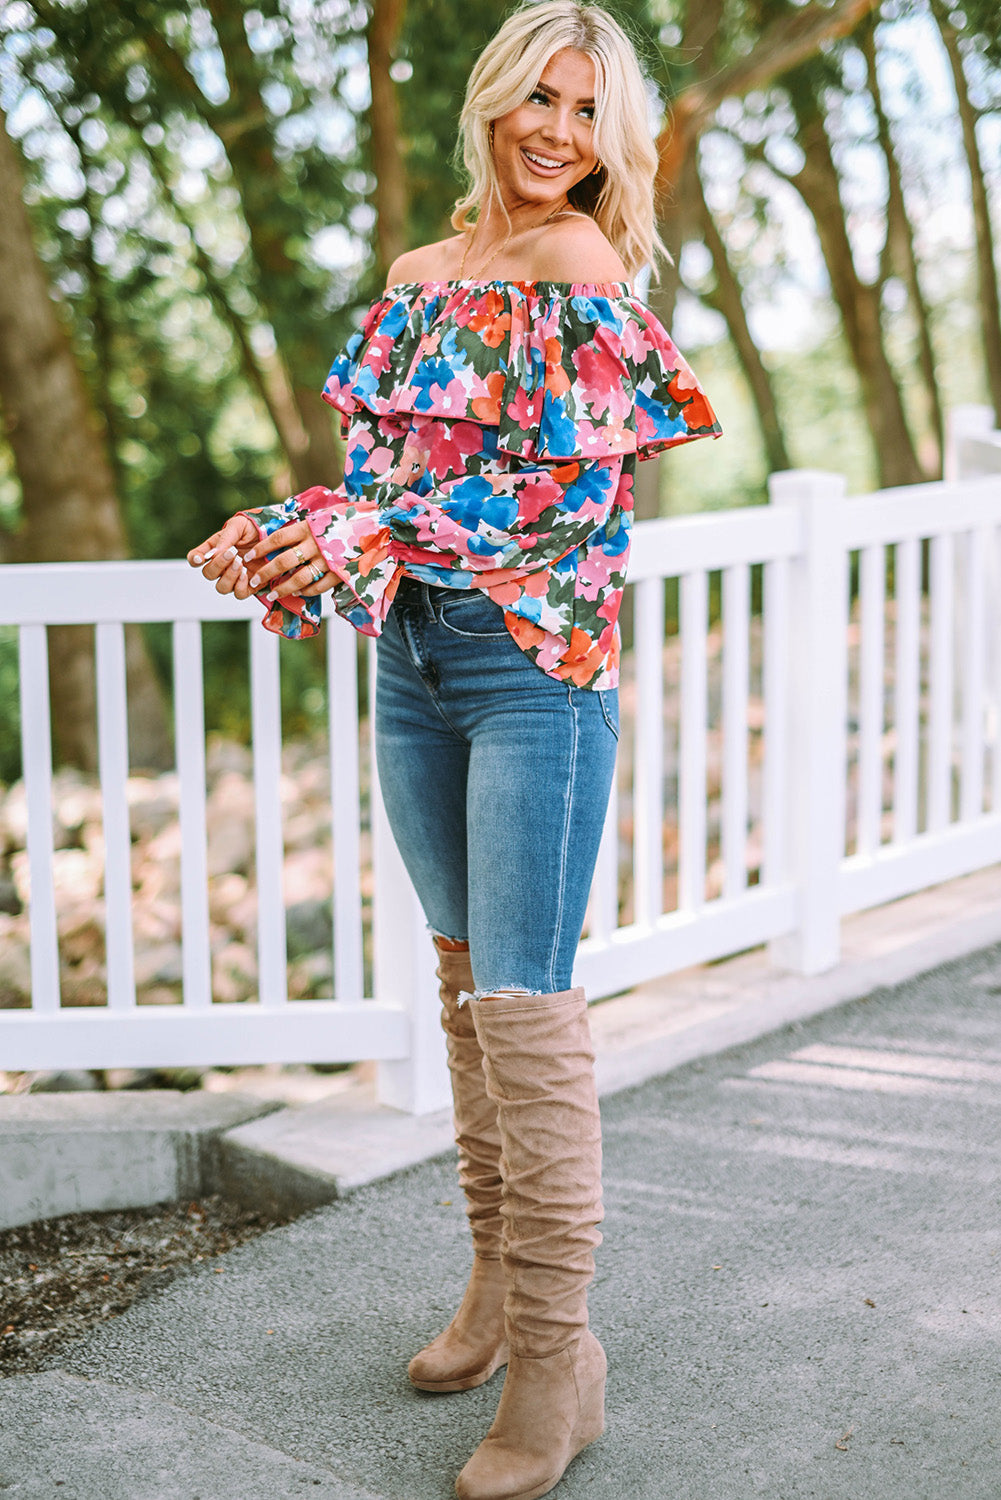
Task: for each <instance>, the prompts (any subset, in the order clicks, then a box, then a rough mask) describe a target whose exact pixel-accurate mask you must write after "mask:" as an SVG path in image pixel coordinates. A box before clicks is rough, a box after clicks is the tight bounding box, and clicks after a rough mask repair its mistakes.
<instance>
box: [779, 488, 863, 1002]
mask: <svg viewBox="0 0 1001 1500" xmlns="http://www.w3.org/2000/svg"><path fill="white" fill-rule="evenodd" d="M768 491H769V498H770V500H771V502H772V504H773V505H794V506H796V507H797V509H798V510H799V514H800V519H801V524H802V550H801V552H800V553H799V554H798V556H797V557H796V558H794V559H793V566H792V579H791V582H792V588H791V591H790V592H791V597H790V605H791V609H790V620H791V624H792V629H791V639H790V640H789V642H788V643H787V658H786V661H787V670H788V672H789V692H788V699H787V702H788V715H789V758H788V766H789V778H788V782H787V786H788V797H789V806H788V813H787V817H786V820H785V823H786V829H787V830H788V832H787V838H788V848H787V850H786V868H785V872H784V873H785V874H786V875H787V876H788V877H789V878H790V879H791V880H792V883H793V884H794V886H795V888H796V906H797V926H796V929H795V931H794V932H792V933H791V934H789V935H788V936H786V937H781V938H778V939H777V940H776V941H774V942H773V943H772V944H771V947H770V952H771V956H772V959H773V961H774V962H775V963H777V964H778V965H779V966H780V967H781V968H785V969H791V970H794V971H795V972H797V973H800V974H820V973H822V972H823V971H824V970H825V969H830V968H833V967H834V965H835V964H836V963H837V962H838V959H839V957H840V952H841V931H840V928H841V922H840V917H841V912H840V889H839V872H840V865H841V859H842V856H843V854H844V847H845V776H846V749H847V738H846V724H845V719H846V714H847V692H848V682H847V677H848V639H847V637H848V555H847V552H846V550H845V546H844V541H843V532H842V528H841V524H840V518H839V514H838V512H839V508H840V506H841V504H842V503H843V501H844V498H845V479H844V477H843V476H842V475H840V474H826V473H822V472H820V471H818V470H812V469H794V470H789V471H788V472H785V473H780V474H773V475H771V477H770V479H769V481H768Z"/></svg>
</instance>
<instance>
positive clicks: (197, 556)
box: [191, 552, 205, 563]
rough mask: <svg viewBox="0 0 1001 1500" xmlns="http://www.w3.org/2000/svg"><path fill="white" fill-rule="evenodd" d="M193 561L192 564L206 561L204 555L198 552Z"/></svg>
mask: <svg viewBox="0 0 1001 1500" xmlns="http://www.w3.org/2000/svg"><path fill="white" fill-rule="evenodd" d="M191 560H192V562H196V563H203V562H204V561H205V559H204V557H203V556H202V554H201V553H200V552H196V553H195V555H194V557H193V558H192V559H191Z"/></svg>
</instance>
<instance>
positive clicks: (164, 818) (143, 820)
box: [126, 771, 180, 839]
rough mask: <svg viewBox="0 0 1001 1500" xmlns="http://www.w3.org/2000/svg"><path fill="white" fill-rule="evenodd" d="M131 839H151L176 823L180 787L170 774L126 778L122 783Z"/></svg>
mask: <svg viewBox="0 0 1001 1500" xmlns="http://www.w3.org/2000/svg"><path fill="white" fill-rule="evenodd" d="M126 793H127V796H128V799H129V810H130V818H131V823H132V837H133V838H134V839H144V838H151V837H152V836H153V835H154V834H157V833H160V832H161V830H162V829H164V828H165V827H166V826H167V825H168V824H169V823H173V822H175V821H176V819H177V809H178V805H179V798H180V784H179V781H178V777H177V775H176V773H175V772H173V771H166V772H164V774H163V775H162V776H155V777H154V776H130V777H129V779H128V782H127V783H126Z"/></svg>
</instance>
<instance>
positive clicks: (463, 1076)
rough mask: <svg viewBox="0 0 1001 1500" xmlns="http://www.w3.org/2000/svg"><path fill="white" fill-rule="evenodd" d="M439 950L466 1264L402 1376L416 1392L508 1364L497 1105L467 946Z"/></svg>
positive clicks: (474, 1380) (479, 1380) (483, 1376)
mask: <svg viewBox="0 0 1001 1500" xmlns="http://www.w3.org/2000/svg"><path fill="white" fill-rule="evenodd" d="M435 946H436V948H437V949H438V978H439V979H440V980H441V991H440V993H441V1007H442V1009H441V1024H442V1028H443V1030H444V1032H445V1036H446V1040H447V1045H448V1066H449V1070H450V1072H451V1075H452V1100H453V1104H454V1120H455V1139H456V1144H457V1145H458V1147H459V1182H460V1184H461V1187H462V1190H463V1192H464V1193H465V1196H466V1214H467V1217H468V1219H469V1225H470V1228H471V1230H472V1234H473V1268H472V1272H471V1274H470V1277H469V1285H468V1286H467V1287H466V1292H465V1296H464V1297H463V1299H462V1302H461V1304H460V1306H459V1310H458V1312H457V1313H456V1315H455V1317H454V1318H453V1319H452V1321H451V1323H449V1325H448V1327H447V1328H446V1329H445V1330H444V1331H443V1332H442V1333H440V1334H439V1335H438V1337H437V1338H436V1339H433V1340H432V1342H431V1343H430V1344H428V1345H427V1346H426V1348H424V1349H422V1350H421V1351H420V1352H419V1353H418V1354H415V1355H414V1357H413V1359H412V1360H411V1361H410V1365H409V1368H408V1374H409V1376H410V1379H411V1381H412V1383H413V1384H414V1385H416V1386H417V1387H418V1388H419V1389H420V1390H422V1391H440V1392H444V1391H468V1390H472V1388H473V1387H474V1386H478V1385H483V1384H484V1382H485V1381H487V1380H489V1379H490V1377H491V1375H492V1374H493V1373H494V1371H495V1370H497V1369H499V1368H500V1366H501V1365H503V1364H505V1363H506V1361H507V1339H506V1336H505V1332H504V1296H505V1292H506V1290H507V1283H506V1280H505V1276H504V1267H503V1266H502V1264H501V1260H500V1254H501V1239H502V1235H503V1223H502V1220H501V1213H500V1208H501V1192H502V1184H501V1172H500V1131H499V1129H498V1126H497V1106H496V1104H494V1102H493V1100H492V1099H490V1097H489V1096H488V1094H487V1084H486V1078H485V1077H484V1074H483V1053H482V1051H481V1050H480V1044H479V1042H478V1041H477V1039H476V1027H475V1025H474V1022H473V1016H472V1011H471V1007H470V1005H469V1003H466V1004H465V1005H461V1006H460V1004H459V995H460V994H462V993H464V992H465V993H468V994H471V993H472V990H473V971H472V968H471V966H470V961H469V951H468V949H463V950H457V951H455V952H452V951H449V950H447V949H444V948H443V947H442V946H441V945H440V944H439V943H437V942H436V944H435Z"/></svg>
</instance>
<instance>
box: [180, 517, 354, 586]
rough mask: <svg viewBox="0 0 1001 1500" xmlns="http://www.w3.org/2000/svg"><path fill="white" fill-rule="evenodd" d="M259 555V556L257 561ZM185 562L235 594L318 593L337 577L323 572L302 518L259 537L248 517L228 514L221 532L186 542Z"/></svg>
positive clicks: (321, 560) (217, 584) (309, 532)
mask: <svg viewBox="0 0 1001 1500" xmlns="http://www.w3.org/2000/svg"><path fill="white" fill-rule="evenodd" d="M283 549H285V550H283ZM269 552H274V553H275V554H276V555H275V557H274V558H273V559H272V561H270V562H268V561H267V560H266V559H267V554H268V553H269ZM262 558H263V559H265V560H264V561H259V559H262ZM188 562H189V563H190V565H191V566H192V567H193V568H201V570H202V576H203V577H205V578H207V579H209V581H210V582H214V583H215V586H216V592H217V593H220V594H233V595H234V596H235V597H236V598H237V599H248V598H249V597H250V595H251V594H259V593H262V592H264V591H267V592H268V596H269V597H274V598H281V597H282V596H288V595H291V594H322V593H324V592H325V591H326V590H327V589H332V588H333V587H334V585H335V584H336V582H337V579H336V578H335V577H334V575H333V574H332V573H328V572H327V567H326V563H325V562H324V561H323V557H322V555H321V553H320V549H319V547H318V546H317V545H316V539H315V537H314V536H313V533H312V532H311V531H310V529H309V525H308V523H307V522H306V521H292V522H290V523H289V524H288V525H287V526H282V527H281V528H280V529H279V530H278V531H273V532H272V533H271V535H270V536H267V537H263V538H261V536H260V533H259V532H258V529H257V527H256V526H255V525H254V523H253V521H251V520H250V519H249V517H248V516H245V515H235V516H230V518H229V520H228V521H227V522H226V524H225V525H224V526H223V528H222V530H221V531H215V532H213V533H212V535H211V536H209V537H206V538H205V540H204V542H202V543H201V544H200V545H199V546H197V547H192V549H191V551H190V552H189V553H188ZM318 574H320V575H321V576H319V577H318V576H317V575H318ZM276 580H278V581H277V582H276ZM269 586H270V587H269Z"/></svg>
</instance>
